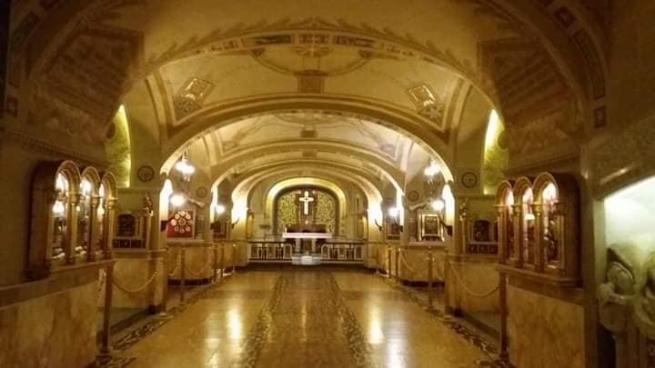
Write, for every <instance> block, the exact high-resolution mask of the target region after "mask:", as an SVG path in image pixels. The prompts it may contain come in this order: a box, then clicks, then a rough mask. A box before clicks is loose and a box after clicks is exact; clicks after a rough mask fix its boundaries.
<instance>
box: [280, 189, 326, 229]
mask: <svg viewBox="0 0 655 368" xmlns="http://www.w3.org/2000/svg"><path fill="white" fill-rule="evenodd" d="M306 191H309V194H310V196H311V197H312V198H314V201H313V202H312V203H311V206H312V207H311V216H310V218H311V221H313V223H310V224H305V225H325V227H326V228H327V229H328V232H333V233H336V232H337V220H336V219H337V200H336V198H335V197H334V195H333V194H332V193H330V192H328V191H325V190H322V189H318V188H301V189H293V190H291V191H288V192H285V193H283V194H281V195H279V196H278V197H277V198H276V200H275V224H276V230H277V233H278V234H281V233H283V232H284V229H285V227H286V226H288V225H296V224H300V222H301V218H302V217H303V216H302V212H303V207H302V202H299V201H298V198H300V197H302V196H303V195H304V193H305V192H306Z"/></svg>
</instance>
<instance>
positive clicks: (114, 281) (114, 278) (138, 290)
mask: <svg viewBox="0 0 655 368" xmlns="http://www.w3.org/2000/svg"><path fill="white" fill-rule="evenodd" d="M158 273H159V265H158V266H157V268H155V272H153V273H152V276H150V279H148V281H146V283H145V284H143V285H142V286H140V287H138V288H136V289H130V288H128V287H126V286H124V285H121V283H120V282H119V281H118V280H117V279H116V276H114V277H113V278H112V280H111V282H112V284H114V286H116V287H117V288H119V289H120V290H122V291H124V292H126V293H128V294H138V293H140V292H142V291H143V290H145V288H146V287H148V285H150V284H151V283H152V282H153V281H154V280H155V277H156V276H157V274H158Z"/></svg>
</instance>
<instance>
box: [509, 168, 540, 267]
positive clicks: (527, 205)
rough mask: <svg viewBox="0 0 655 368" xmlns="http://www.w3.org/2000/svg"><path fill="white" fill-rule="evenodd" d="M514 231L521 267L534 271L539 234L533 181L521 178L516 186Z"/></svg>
mask: <svg viewBox="0 0 655 368" xmlns="http://www.w3.org/2000/svg"><path fill="white" fill-rule="evenodd" d="M513 192H514V216H515V217H514V229H515V230H516V231H515V234H517V235H518V236H517V238H516V241H517V245H518V247H517V248H518V249H517V250H518V252H517V259H518V264H519V265H520V266H521V267H524V268H529V269H534V267H535V264H536V262H535V260H536V248H537V235H536V234H537V232H536V228H535V226H536V225H535V215H534V210H533V204H534V193H533V191H532V181H531V180H530V179H529V178H527V177H522V178H519V179H518V180H517V181H516V184H514V191H513Z"/></svg>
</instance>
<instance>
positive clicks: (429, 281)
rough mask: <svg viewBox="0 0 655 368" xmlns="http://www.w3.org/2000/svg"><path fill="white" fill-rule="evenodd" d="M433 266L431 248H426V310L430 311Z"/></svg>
mask: <svg viewBox="0 0 655 368" xmlns="http://www.w3.org/2000/svg"><path fill="white" fill-rule="evenodd" d="M433 264H434V259H433V258H432V247H431V246H429V247H428V309H432V308H433V306H432V301H433V296H432V278H433V276H432V267H433Z"/></svg>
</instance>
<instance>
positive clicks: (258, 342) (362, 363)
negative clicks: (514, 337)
mask: <svg viewBox="0 0 655 368" xmlns="http://www.w3.org/2000/svg"><path fill="white" fill-rule="evenodd" d="M314 271H315V270H314ZM325 272H326V273H328V274H329V275H330V277H329V279H330V284H331V286H330V287H331V291H332V292H333V293H334V295H335V298H332V300H331V303H334V306H335V308H336V310H337V312H338V314H339V317H340V318H341V320H342V321H343V322H344V323H343V329H344V335H345V337H346V340H347V342H348V348H349V350H350V352H351V355H352V358H353V360H354V362H355V364H356V365H357V366H358V367H366V368H368V367H379V364H378V363H377V362H375V360H374V359H373V358H372V354H371V351H372V348H371V346H370V345H369V344H368V343H367V342H366V339H365V337H364V336H365V335H364V333H363V332H362V329H361V326H360V325H359V322H358V321H357V319H356V317H355V315H354V314H353V312H352V311H351V310H350V308H348V306H347V304H346V301H345V298H344V296H343V295H342V293H341V289H340V288H339V285H338V284H337V281H336V279H335V278H334V276H333V275H332V272H333V270H325ZM290 277H291V274H290V273H287V272H282V273H281V274H280V276H279V278H278V280H277V281H276V284H275V286H274V288H273V293H272V295H271V297H270V298H269V299H268V301H267V302H266V304H265V306H264V307H263V308H262V310H261V311H260V314H259V316H258V318H257V321H256V322H255V323H254V325H253V326H252V327H251V329H250V333H249V334H248V336H247V337H246V340H245V341H244V343H243V347H244V348H243V351H242V353H241V355H240V357H239V358H238V359H237V360H235V361H234V362H233V363H232V364H231V365H230V366H231V367H235V368H242V367H245V368H253V367H255V365H256V363H257V359H258V357H259V353H260V352H261V349H262V347H263V345H264V341H265V338H266V335H267V333H268V331H269V329H270V325H271V322H272V315H273V313H274V311H275V309H276V308H277V306H278V305H279V302H280V299H281V296H282V293H281V292H282V291H283V290H284V288H286V287H287V286H288V283H289V278H290ZM378 277H382V278H383V280H384V281H385V283H386V284H387V285H389V286H390V287H391V288H392V289H395V290H398V291H400V292H402V293H403V295H404V296H405V297H406V298H407V299H409V300H411V301H413V302H414V303H416V304H418V305H419V306H420V307H422V308H423V309H424V310H426V312H428V313H429V314H430V315H432V316H433V317H434V318H435V319H436V320H437V321H439V322H440V323H442V324H443V325H445V326H446V327H448V328H450V329H451V330H453V331H454V332H456V333H457V334H458V335H460V336H462V337H463V338H464V339H465V340H467V341H468V342H470V343H471V344H473V345H474V346H476V347H477V348H479V349H480V350H481V351H482V352H483V353H485V354H486V355H487V356H489V358H490V360H489V361H478V362H475V363H476V365H477V366H478V367H489V368H514V367H513V366H512V365H511V364H510V363H509V362H507V361H505V360H501V359H499V358H498V348H497V347H496V345H495V344H493V343H490V342H489V341H487V340H486V339H485V338H483V337H482V336H480V334H479V333H478V332H477V331H475V330H474V329H472V328H470V327H468V326H466V325H464V324H462V323H461V322H460V321H458V320H457V319H456V318H454V317H451V316H449V315H446V314H444V313H443V312H442V311H440V310H437V309H430V308H428V305H427V303H425V301H423V300H421V298H419V297H418V296H416V293H415V292H413V291H411V290H409V289H408V288H407V287H404V286H401V285H398V284H396V283H394V282H392V281H391V280H390V279H388V278H387V277H384V276H378ZM230 279H231V277H230V278H228V279H227V280H226V281H229V280H230ZM221 285H223V283H220V284H213V285H210V286H208V287H205V288H203V289H202V290H199V291H198V292H197V293H195V294H193V295H192V296H191V297H190V298H189V299H188V300H187V302H186V303H184V304H181V305H178V306H175V307H173V308H171V309H169V310H168V312H167V313H166V314H165V315H161V316H156V317H154V318H152V319H151V320H149V321H148V322H146V323H145V324H144V325H143V326H141V327H139V328H137V329H136V330H134V331H132V332H130V333H129V334H127V335H126V336H124V337H122V338H120V339H119V340H118V341H116V342H115V343H114V345H113V346H112V349H113V355H112V356H111V357H103V358H98V359H97V361H96V366H97V367H103V368H124V367H127V366H128V365H129V364H130V363H132V362H134V361H135V360H136V358H135V357H129V356H123V355H121V354H122V353H123V352H125V351H126V350H127V349H129V348H130V347H132V346H133V345H135V344H136V343H138V342H139V341H141V340H143V339H144V338H145V337H147V336H149V335H151V334H152V333H154V332H155V331H156V330H157V329H159V328H160V327H161V326H163V325H165V324H166V323H168V322H169V321H170V320H172V319H173V318H175V317H176V316H177V315H179V314H180V313H182V312H184V311H185V310H186V309H187V308H188V307H190V306H191V305H193V304H194V303H195V302H196V301H198V300H199V299H201V298H203V297H204V295H205V294H206V293H208V292H209V291H210V290H215V289H216V288H218V287H220V286H221Z"/></svg>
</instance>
